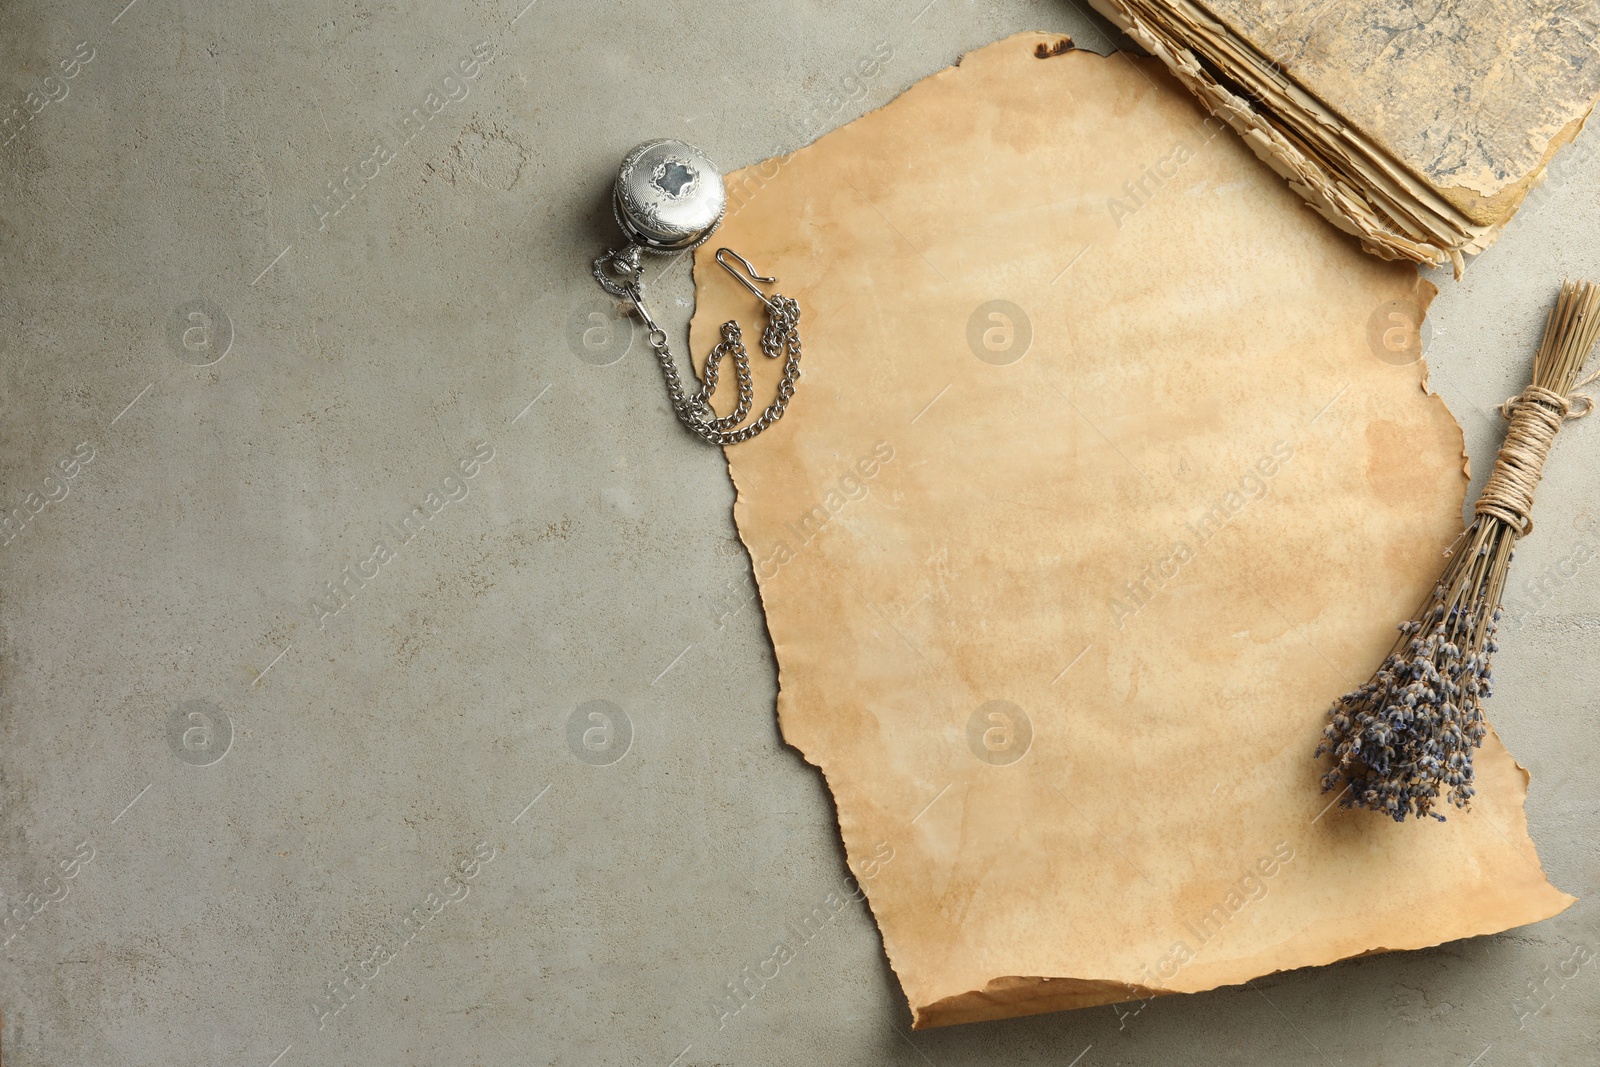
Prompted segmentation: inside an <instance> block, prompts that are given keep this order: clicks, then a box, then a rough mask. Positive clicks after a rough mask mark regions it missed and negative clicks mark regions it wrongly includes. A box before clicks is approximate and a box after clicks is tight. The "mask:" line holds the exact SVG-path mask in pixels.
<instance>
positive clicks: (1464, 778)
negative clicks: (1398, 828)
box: [1316, 545, 1501, 822]
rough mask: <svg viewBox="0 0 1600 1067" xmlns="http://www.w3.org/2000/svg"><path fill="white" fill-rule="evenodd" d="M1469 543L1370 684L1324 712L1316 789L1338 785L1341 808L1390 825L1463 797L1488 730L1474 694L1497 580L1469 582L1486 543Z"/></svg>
mask: <svg viewBox="0 0 1600 1067" xmlns="http://www.w3.org/2000/svg"><path fill="white" fill-rule="evenodd" d="M1474 547H1475V548H1477V551H1476V552H1472V553H1470V555H1471V556H1474V557H1478V559H1477V560H1476V561H1474V560H1473V559H1471V558H1469V559H1467V560H1465V561H1461V563H1460V565H1459V566H1452V567H1451V568H1449V569H1448V570H1447V571H1446V573H1445V576H1444V577H1443V578H1442V579H1440V583H1439V585H1438V586H1436V587H1435V588H1434V592H1433V596H1432V597H1431V598H1430V600H1429V602H1428V604H1427V606H1425V607H1424V609H1423V610H1422V611H1421V612H1419V613H1418V617H1417V618H1414V619H1412V620H1410V621H1408V622H1403V623H1401V624H1400V625H1399V627H1398V629H1399V631H1400V638H1399V639H1398V640H1397V641H1396V642H1395V646H1394V648H1393V650H1392V651H1390V653H1389V656H1388V658H1386V659H1385V660H1384V661H1383V665H1382V666H1381V667H1379V668H1378V671H1377V673H1376V674H1374V675H1373V676H1372V678H1371V680H1369V681H1368V682H1367V683H1366V684H1365V685H1363V686H1361V687H1360V688H1359V689H1356V690H1354V691H1352V692H1349V693H1346V694H1345V695H1344V696H1343V697H1341V698H1340V699H1339V701H1338V702H1337V703H1336V704H1334V705H1333V707H1332V708H1331V709H1330V710H1329V712H1328V725H1327V726H1326V727H1325V728H1324V729H1323V733H1322V743H1321V744H1320V745H1318V746H1317V751H1316V755H1317V756H1318V757H1321V756H1324V755H1331V756H1332V757H1333V766H1332V768H1331V769H1330V770H1329V771H1328V773H1327V774H1326V775H1324V776H1323V778H1322V790H1323V792H1331V791H1333V790H1335V789H1338V790H1340V792H1341V795H1340V798H1339V800H1340V806H1341V807H1344V808H1367V809H1369V810H1371V811H1378V812H1382V813H1383V814H1385V815H1388V816H1389V817H1391V818H1393V819H1394V820H1395V821H1396V822H1404V821H1405V819H1406V817H1407V816H1408V815H1415V816H1416V817H1417V818H1421V817H1422V816H1424V815H1431V816H1433V817H1434V818H1435V819H1437V820H1439V821H1440V822H1443V821H1445V820H1444V816H1443V815H1440V814H1439V813H1437V812H1435V811H1434V810H1433V808H1434V805H1435V803H1437V802H1439V801H1441V800H1444V801H1448V802H1449V803H1450V804H1453V805H1455V806H1456V807H1457V808H1463V809H1464V808H1466V807H1467V806H1468V805H1469V803H1470V802H1471V800H1472V795H1473V792H1474V790H1473V784H1472V783H1473V776H1472V751H1473V749H1475V748H1477V747H1479V746H1480V745H1482V744H1483V737H1484V734H1485V733H1486V732H1487V728H1486V727H1485V725H1484V721H1483V706H1482V700H1483V698H1484V697H1487V696H1489V694H1490V689H1491V686H1492V676H1491V673H1490V669H1489V656H1490V654H1491V653H1493V652H1497V651H1499V645H1497V644H1496V643H1495V640H1494V631H1495V626H1496V624H1497V623H1498V622H1499V620H1500V616H1501V611H1500V609H1499V607H1498V606H1496V607H1494V608H1493V609H1490V608H1489V607H1488V601H1489V596H1488V594H1489V593H1490V591H1491V589H1492V591H1493V592H1494V593H1495V594H1496V595H1495V597H1494V599H1495V600H1496V601H1498V599H1499V597H1498V595H1497V594H1498V592H1499V590H1498V588H1497V586H1498V583H1497V582H1493V581H1479V580H1475V579H1488V578H1489V574H1488V573H1485V571H1486V570H1487V568H1484V567H1482V566H1481V563H1482V560H1483V557H1485V556H1487V555H1488V552H1487V549H1488V546H1487V545H1476V546H1474ZM1474 562H1478V563H1479V564H1480V566H1473V563H1474ZM1463 594H1465V596H1463ZM1463 599H1464V600H1465V601H1466V603H1463V602H1462V601H1463Z"/></svg>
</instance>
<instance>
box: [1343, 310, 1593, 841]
mask: <svg viewBox="0 0 1600 1067" xmlns="http://www.w3.org/2000/svg"><path fill="white" fill-rule="evenodd" d="M1597 338H1600V285H1595V284H1594V283H1592V282H1572V281H1568V282H1564V283H1563V284H1562V286H1561V295H1560V296H1559V297H1558V298H1557V300H1556V305H1555V307H1554V308H1553V309H1552V310H1551V312H1550V316H1549V318H1548V319H1547V320H1546V322H1545V332H1544V341H1543V343H1542V344H1541V345H1540V347H1539V354H1538V355H1537V356H1536V357H1535V358H1534V362H1533V381H1532V384H1530V385H1529V386H1528V388H1526V389H1524V390H1523V391H1522V392H1521V393H1520V394H1518V395H1517V396H1514V397H1512V398H1511V399H1510V400H1507V401H1506V402H1505V403H1504V404H1502V405H1501V408H1500V411H1501V414H1502V415H1504V416H1505V418H1506V419H1507V420H1508V422H1509V426H1508V428H1507V430H1506V437H1505V441H1504V443H1503V444H1502V445H1501V446H1500V452H1499V455H1498V456H1496V458H1495V464H1494V470H1493V471H1492V472H1491V473H1490V475H1489V479H1488V481H1487V482H1486V483H1485V485H1484V487H1483V492H1482V493H1480V494H1479V496H1478V500H1477V503H1476V504H1475V505H1474V507H1473V511H1474V516H1473V521H1472V524H1471V525H1470V526H1468V527H1467V529H1466V530H1465V531H1463V532H1462V534H1461V536H1460V537H1459V538H1458V539H1457V540H1456V542H1455V544H1454V545H1452V546H1451V548H1450V549H1449V551H1448V553H1447V555H1448V557H1449V563H1448V564H1447V565H1446V566H1445V570H1444V574H1443V575H1441V576H1440V578H1439V581H1438V583H1437V584H1436V585H1435V586H1434V588H1433V592H1432V593H1431V594H1430V596H1429V597H1428V599H1427V600H1426V601H1425V602H1424V603H1423V605H1422V607H1421V608H1420V609H1418V611H1417V613H1416V614H1415V615H1413V616H1412V617H1411V618H1410V619H1409V620H1407V621H1406V622H1403V623H1401V624H1400V625H1399V627H1398V629H1399V631H1400V636H1399V638H1398V639H1397V640H1396V641H1395V644H1394V647H1393V648H1392V649H1390V651H1389V655H1388V656H1387V657H1386V658H1385V659H1384V661H1383V665H1382V666H1380V667H1379V668H1378V670H1377V672H1376V673H1375V674H1373V676H1372V678H1371V679H1370V680H1368V681H1367V682H1366V684H1364V685H1362V686H1361V687H1360V688H1359V689H1355V690H1352V691H1351V692H1349V693H1346V694H1345V695H1344V696H1343V697H1341V698H1340V699H1339V700H1338V701H1337V702H1336V703H1335V704H1334V705H1333V707H1332V708H1331V709H1329V712H1328V720H1329V721H1328V725H1327V726H1326V727H1325V728H1324V730H1323V739H1322V743H1321V744H1319V745H1318V746H1317V751H1316V755H1317V757H1318V758H1320V757H1322V756H1324V755H1328V756H1331V757H1332V764H1333V765H1332V767H1331V769H1330V770H1329V771H1328V772H1327V773H1326V774H1325V775H1324V776H1323V778H1322V789H1323V792H1330V791H1332V790H1335V789H1339V790H1340V797H1339V803H1340V806H1341V807H1344V808H1368V809H1370V810H1372V811H1380V812H1382V813H1384V814H1385V815H1388V816H1390V817H1392V818H1393V819H1394V820H1395V821H1396V822H1404V821H1405V819H1406V817H1407V816H1408V815H1415V816H1416V817H1418V818H1421V817H1422V816H1424V815H1432V816H1433V817H1434V818H1435V819H1438V820H1439V821H1440V822H1443V821H1444V816H1443V815H1440V814H1439V813H1437V812H1435V811H1434V810H1433V806H1434V803H1435V802H1436V801H1437V800H1439V799H1440V797H1441V794H1442V795H1443V796H1444V799H1446V800H1448V801H1449V802H1450V803H1451V804H1453V805H1455V806H1456V807H1457V808H1463V809H1465V808H1466V807H1468V805H1469V804H1470V803H1471V800H1472V795H1473V785H1472V782H1473V777H1472V751H1473V749H1475V748H1477V747H1478V746H1479V745H1481V744H1482V743H1483V737H1484V734H1485V732H1486V731H1487V727H1486V726H1485V725H1484V721H1483V704H1482V701H1483V698H1485V697H1487V696H1489V694H1490V691H1491V688H1492V676H1491V672H1490V668H1489V658H1490V655H1491V654H1492V653H1494V652H1497V651H1499V645H1498V644H1496V643H1495V639H1494V633H1495V627H1496V624H1497V623H1498V622H1499V620H1500V616H1501V610H1500V598H1501V594H1502V593H1503V592H1504V590H1505V582H1506V572H1507V570H1508V569H1509V568H1510V565H1511V557H1512V554H1513V551H1514V546H1515V544H1516V541H1517V539H1518V538H1519V537H1524V536H1526V535H1527V534H1528V533H1530V532H1532V530H1533V519H1532V517H1531V512H1532V509H1533V494H1534V490H1535V489H1536V488H1537V487H1538V485H1539V478H1540V476H1541V474H1542V472H1543V469H1544V462H1545V460H1546V459H1547V458H1548V457H1549V455H1550V446H1551V444H1552V443H1553V442H1554V441H1555V436H1556V433H1557V432H1558V431H1559V430H1560V429H1561V425H1562V423H1564V422H1566V421H1567V420H1569V419H1577V418H1582V417H1583V416H1585V415H1588V414H1589V413H1590V412H1591V411H1593V410H1594V401H1593V399H1592V398H1591V397H1589V396H1588V395H1586V394H1583V393H1578V392H1575V390H1577V389H1579V388H1581V387H1582V386H1584V385H1587V384H1588V383H1589V382H1592V381H1594V380H1595V379H1596V378H1597V377H1600V372H1597V373H1595V374H1592V375H1590V376H1589V377H1587V378H1585V379H1583V380H1582V381H1579V380H1578V376H1579V374H1580V373H1582V369H1583V364H1584V361H1585V360H1586V359H1587V358H1588V356H1589V353H1590V351H1591V350H1592V349H1593V348H1594V346H1595V341H1596V339H1597Z"/></svg>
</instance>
